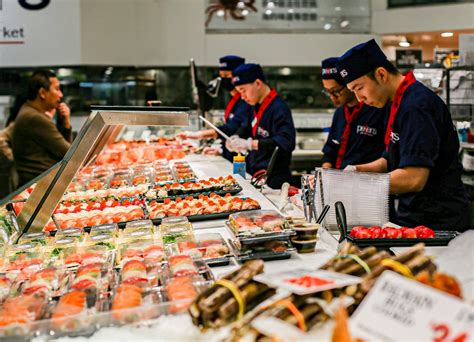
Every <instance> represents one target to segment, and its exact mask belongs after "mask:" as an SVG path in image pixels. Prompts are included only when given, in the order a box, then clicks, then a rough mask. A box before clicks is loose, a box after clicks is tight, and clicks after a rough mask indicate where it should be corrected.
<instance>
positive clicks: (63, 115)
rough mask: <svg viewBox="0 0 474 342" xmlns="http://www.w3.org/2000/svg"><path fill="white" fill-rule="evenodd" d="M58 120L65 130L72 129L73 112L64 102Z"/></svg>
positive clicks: (61, 104)
mask: <svg viewBox="0 0 474 342" xmlns="http://www.w3.org/2000/svg"><path fill="white" fill-rule="evenodd" d="M58 119H59V121H60V122H61V124H62V125H63V127H64V128H67V129H69V128H71V110H70V109H69V107H68V105H67V104H65V103H64V102H61V103H60V104H59V106H58Z"/></svg>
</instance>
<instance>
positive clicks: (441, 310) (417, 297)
mask: <svg viewBox="0 0 474 342" xmlns="http://www.w3.org/2000/svg"><path fill="white" fill-rule="evenodd" d="M350 329H351V334H352V335H353V337H355V338H356V337H357V338H361V339H363V340H364V341H432V342H448V341H449V342H453V341H455V342H468V341H469V342H473V341H474V308H473V307H471V306H469V305H468V304H467V303H465V302H463V301H462V300H460V299H458V298H456V297H454V296H451V295H449V294H445V293H443V292H441V291H438V290H436V289H433V288H431V287H428V286H426V285H423V284H421V283H418V282H416V281H413V280H409V279H407V278H405V277H403V276H401V275H399V274H397V273H394V272H391V271H386V272H384V273H383V274H382V276H381V277H380V278H379V280H378V281H377V283H376V284H375V286H374V287H373V289H372V290H371V291H370V293H369V294H368V295H367V297H366V298H365V299H364V301H363V302H362V303H361V305H360V306H359V308H358V309H357V310H356V311H355V312H354V314H353V315H352V317H351V320H350Z"/></svg>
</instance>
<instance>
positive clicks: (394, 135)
mask: <svg viewBox="0 0 474 342" xmlns="http://www.w3.org/2000/svg"><path fill="white" fill-rule="evenodd" d="M399 140H400V135H398V133H395V132H393V131H392V133H391V134H390V141H391V142H392V144H395V143H397V142H398V141H399Z"/></svg>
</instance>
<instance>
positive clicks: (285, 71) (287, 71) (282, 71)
mask: <svg viewBox="0 0 474 342" xmlns="http://www.w3.org/2000/svg"><path fill="white" fill-rule="evenodd" d="M281 74H282V75H284V76H288V75H290V74H291V69H290V68H286V67H285V68H282V69H281Z"/></svg>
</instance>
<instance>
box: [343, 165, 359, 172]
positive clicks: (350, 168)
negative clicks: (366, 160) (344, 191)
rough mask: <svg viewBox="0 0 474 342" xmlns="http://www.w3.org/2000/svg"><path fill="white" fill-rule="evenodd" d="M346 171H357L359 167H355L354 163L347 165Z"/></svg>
mask: <svg viewBox="0 0 474 342" xmlns="http://www.w3.org/2000/svg"><path fill="white" fill-rule="evenodd" d="M343 171H344V172H355V171H357V167H355V166H354V165H347V166H346V167H345V168H344V170H343Z"/></svg>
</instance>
